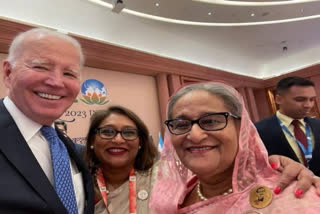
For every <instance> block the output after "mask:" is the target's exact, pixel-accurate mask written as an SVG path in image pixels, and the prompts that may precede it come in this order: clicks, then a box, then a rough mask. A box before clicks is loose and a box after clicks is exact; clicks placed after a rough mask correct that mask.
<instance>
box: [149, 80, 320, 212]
mask: <svg viewBox="0 0 320 214" xmlns="http://www.w3.org/2000/svg"><path fill="white" fill-rule="evenodd" d="M167 109H168V111H167V117H168V120H166V122H165V124H166V126H167V132H166V134H165V145H164V150H163V153H162V156H161V160H160V163H159V174H158V178H157V181H156V184H155V186H154V188H153V194H152V198H151V203H150V206H151V207H150V209H151V212H152V213H154V214H162V213H166V214H173V213H179V214H182V213H193V214H194V213H199V214H207V213H217V212H218V213H221V214H244V213H270V214H272V213H277V214H284V213H290V214H295V213H297V214H298V213H299V214H300V213H308V214H316V213H319V210H320V203H319V201H320V198H319V195H317V193H318V194H320V192H319V186H318V189H316V188H315V187H312V188H311V190H310V191H308V192H307V193H305V194H304V196H303V197H302V198H300V197H301V196H302V194H303V191H302V190H301V189H297V187H296V185H295V183H292V184H290V185H289V186H288V187H287V188H286V189H285V190H283V192H282V193H281V194H277V193H279V190H277V188H274V187H275V183H277V181H278V180H279V179H280V174H279V173H278V172H277V171H275V170H273V169H272V168H271V167H270V165H269V163H268V153H267V151H266V149H265V147H264V145H263V143H262V141H261V139H260V138H259V135H258V133H257V131H256V129H255V127H254V125H253V123H252V122H251V121H250V118H249V115H248V113H247V111H246V109H245V105H244V103H243V100H242V98H241V96H240V95H239V93H238V92H237V91H236V90H235V89H234V88H232V87H230V86H227V85H225V84H223V83H217V82H211V83H199V84H193V85H188V86H185V87H183V88H182V89H180V90H179V91H178V92H177V93H176V94H174V95H173V96H172V97H171V98H170V100H169V104H168V108H167ZM188 170H190V171H191V172H192V174H193V175H192V176H191V177H189V176H188ZM317 179H318V178H317ZM317 191H318V192H317ZM293 192H294V194H295V196H294V194H293Z"/></svg>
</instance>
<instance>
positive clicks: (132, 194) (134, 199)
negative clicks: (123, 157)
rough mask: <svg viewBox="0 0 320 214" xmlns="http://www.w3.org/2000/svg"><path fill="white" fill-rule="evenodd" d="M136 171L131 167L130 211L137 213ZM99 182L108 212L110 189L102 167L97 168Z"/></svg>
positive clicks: (133, 213) (132, 213)
mask: <svg viewBox="0 0 320 214" xmlns="http://www.w3.org/2000/svg"><path fill="white" fill-rule="evenodd" d="M136 180H137V178H136V173H135V171H134V169H131V171H130V175H129V213H130V214H136V213H137V197H136ZM97 183H98V186H99V190H100V193H101V196H102V199H103V202H104V204H105V206H106V209H107V212H108V213H110V212H109V210H108V190H107V187H106V183H105V180H104V177H103V174H102V170H101V168H99V169H98V170H97Z"/></svg>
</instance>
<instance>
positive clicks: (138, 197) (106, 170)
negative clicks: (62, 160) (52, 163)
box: [85, 106, 158, 214]
mask: <svg viewBox="0 0 320 214" xmlns="http://www.w3.org/2000/svg"><path fill="white" fill-rule="evenodd" d="M157 158H158V151H157V149H156V147H155V145H154V144H153V142H151V140H150V137H149V131H148V129H147V127H146V125H145V124H144V123H143V121H142V120H141V119H140V118H139V117H138V116H137V115H136V114H135V113H133V112H132V111H130V110H129V109H126V108H124V107H121V106H112V107H109V108H108V109H106V110H100V111H97V112H95V113H94V115H93V116H92V118H91V124H90V127H89V132H88V135H87V148H86V157H85V159H86V160H87V163H88V165H89V169H90V170H91V172H92V175H93V179H94V183H95V195H96V197H95V198H96V204H95V214H109V213H111V214H114V213H115V214H128V213H141V214H147V213H149V209H148V203H149V198H150V195H151V194H150V191H151V188H152V185H153V182H154V179H155V175H156V173H155V162H156V160H157Z"/></svg>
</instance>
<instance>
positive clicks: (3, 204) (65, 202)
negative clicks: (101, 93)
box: [0, 29, 94, 214]
mask: <svg viewBox="0 0 320 214" xmlns="http://www.w3.org/2000/svg"><path fill="white" fill-rule="evenodd" d="M83 61H84V57H83V53H82V50H81V47H80V44H79V43H78V42H77V41H76V40H75V39H73V38H71V37H69V36H67V35H64V34H61V33H58V32H54V31H50V30H45V29H32V30H29V31H27V32H24V33H22V34H20V35H18V36H17V37H16V38H15V39H14V40H13V42H12V44H11V46H10V49H9V55H8V59H7V60H5V61H4V63H3V81H4V84H5V86H6V87H7V88H8V96H7V97H5V98H4V100H0V135H1V140H0V173H1V176H0V190H1V191H0V212H1V213H6V214H10V213H15V214H16V213H19V214H21V213H37V214H40V213H55V214H67V213H69V214H71V213H72V214H73V213H74V214H78V213H79V214H80V213H88V214H89V213H93V209H94V208H93V187H92V181H91V177H90V176H89V172H88V170H87V167H86V165H85V163H84V162H83V161H82V159H81V158H80V157H79V156H78V154H77V152H76V148H75V144H73V142H72V141H71V140H70V139H69V138H67V137H66V136H64V135H63V134H62V133H61V132H60V131H58V130H55V128H54V125H53V123H54V121H55V120H56V119H58V118H59V117H60V116H61V115H62V114H63V113H64V112H65V110H66V109H67V108H69V107H70V106H71V105H72V103H73V101H74V100H75V98H76V96H77V94H78V92H79V90H80V69H81V67H82V65H83Z"/></svg>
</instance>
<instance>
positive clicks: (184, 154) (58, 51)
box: [0, 28, 320, 214]
mask: <svg viewBox="0 0 320 214" xmlns="http://www.w3.org/2000/svg"><path fill="white" fill-rule="evenodd" d="M83 65H84V56H83V53H82V49H81V46H80V44H79V43H78V41H76V40H75V39H73V38H72V37H70V36H67V35H64V34H62V33H59V32H55V31H52V30H47V29H41V28H35V29H31V30H29V31H26V32H24V33H21V34H20V35H18V36H17V37H16V38H15V39H14V40H13V41H12V43H11V46H10V48H9V54H8V58H7V59H6V60H5V61H4V63H3V82H4V84H5V86H6V87H7V89H8V96H6V97H5V98H4V99H1V100H0V133H2V136H3V137H2V140H1V141H0V170H1V176H0V189H1V193H0V213H2V212H3V213H6V214H11V213H12V214H20V213H21V214H23V213H25V214H29V213H30V214H31V213H39V214H41V213H55V214H64V213H65V214H67V213H69V214H78V213H79V214H80V213H81V214H82V213H85V214H93V213H95V214H125V213H130V214H133V213H139V214H145V213H146V214H147V213H150V214H152V213H154V214H160V213H161V214H162V213H165V214H174V213H203V214H206V213H222V214H223V213H228V214H233V213H234V214H237V213H239V214H243V213H247V214H249V213H277V214H279V213H280V214H281V213H290V214H292V213H308V214H313V213H319V211H320V179H319V177H317V176H314V174H316V175H318V176H319V173H320V172H319V168H320V167H319V162H320V160H319V158H320V155H319V154H320V148H319V147H320V145H319V141H318V140H319V139H318V138H319V136H318V129H319V128H318V127H319V124H318V123H319V122H318V121H317V120H316V119H312V118H308V117H307V116H308V114H309V112H310V110H311V108H312V106H313V104H314V100H315V92H314V85H313V84H312V82H311V84H310V81H309V82H305V81H302V80H301V79H300V78H293V79H292V78H291V79H290V78H289V79H285V80H283V81H282V82H281V81H280V82H279V84H278V87H277V95H276V96H277V98H276V102H277V103H278V104H279V106H280V109H279V111H278V112H277V113H276V115H274V116H272V118H269V119H266V120H264V121H260V122H258V123H256V124H255V125H256V127H257V129H256V128H255V125H254V124H253V123H252V122H251V120H250V118H249V116H248V113H247V111H246V109H245V105H244V104H243V100H242V98H241V96H240V95H239V94H238V93H237V91H236V90H235V89H234V88H232V87H231V86H228V85H226V84H224V83H218V82H207V83H198V84H193V85H188V86H185V87H183V88H181V89H180V90H179V91H178V92H177V93H176V94H174V95H173V96H172V97H171V98H170V100H169V102H168V108H167V109H168V112H167V120H166V122H165V125H166V127H167V129H166V133H165V136H164V139H165V140H164V150H163V151H162V152H161V154H159V152H158V150H157V148H156V146H155V145H154V143H153V142H152V141H151V138H150V134H149V130H148V128H147V126H146V125H145V124H144V122H143V121H142V120H141V119H140V118H139V117H138V116H137V115H136V114H135V113H134V112H133V111H131V110H130V109H127V108H125V107H123V106H108V107H107V108H106V109H103V110H100V111H96V112H95V113H94V114H93V115H92V117H91V120H90V125H89V130H88V134H87V144H86V146H85V148H83V146H81V145H77V144H75V143H73V142H72V140H71V139H70V138H69V137H68V136H67V133H66V131H67V129H66V125H65V124H64V123H62V122H61V121H59V120H58V119H59V118H60V116H61V115H62V114H63V113H64V112H65V111H66V110H67V109H68V108H69V107H70V106H71V105H72V103H73V101H74V100H75V99H76V96H77V94H78V92H79V90H80V82H81V69H82V67H83ZM290 107H291V108H290ZM292 121H298V123H300V124H298V127H297V126H296V125H295V123H296V122H292ZM269 123H271V125H270V124H269ZM273 123H274V124H273ZM276 123H277V124H276ZM266 126H268V127H269V126H272V128H274V130H272V129H269V128H265V127H266ZM60 129H65V131H63V130H60ZM299 129H300V130H299ZM277 135H279V139H278V140H275V138H276V136H277ZM301 136H302V137H301ZM260 137H261V138H260ZM269 138H272V139H269ZM261 139H262V140H261ZM286 140H287V141H286ZM270 141H271V142H270ZM276 141H277V142H278V141H279V142H281V143H282V145H281V146H279V147H275V146H274V145H272V143H274V142H276ZM288 142H289V143H288ZM294 143H296V145H294V146H293V144H294ZM279 145H280V144H279ZM277 149H279V151H277ZM268 152H269V155H270V154H274V155H273V156H270V157H268ZM279 154H280V155H282V156H280V155H279ZM285 156H288V157H289V158H287V157H285ZM290 158H291V159H290ZM292 159H293V160H292ZM299 162H300V163H299ZM304 165H305V166H304ZM307 167H309V169H308V168H307Z"/></svg>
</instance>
